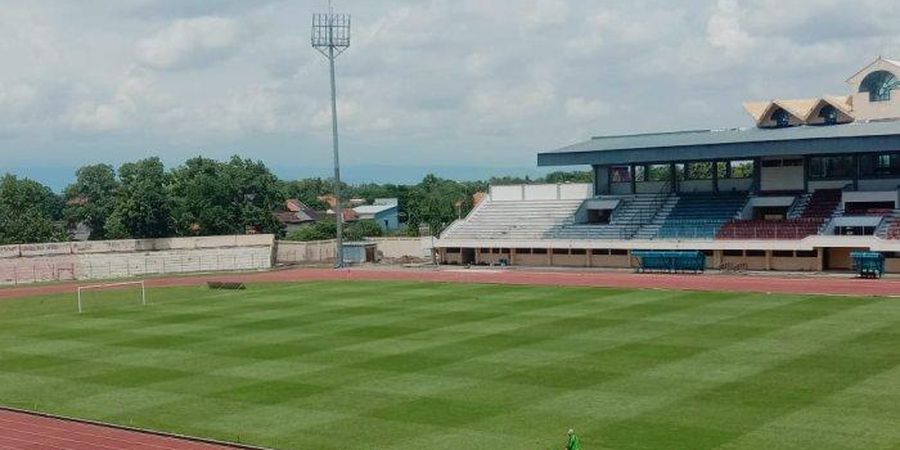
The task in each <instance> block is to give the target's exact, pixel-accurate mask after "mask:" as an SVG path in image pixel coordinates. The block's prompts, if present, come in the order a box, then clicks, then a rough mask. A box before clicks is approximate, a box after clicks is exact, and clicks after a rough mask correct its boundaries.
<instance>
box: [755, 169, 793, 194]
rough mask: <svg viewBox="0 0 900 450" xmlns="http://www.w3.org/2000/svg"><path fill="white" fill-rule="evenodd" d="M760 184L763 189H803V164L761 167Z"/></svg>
mask: <svg viewBox="0 0 900 450" xmlns="http://www.w3.org/2000/svg"><path fill="white" fill-rule="evenodd" d="M759 184H760V188H761V190H763V191H802V190H803V166H788V167H761V168H760V172H759Z"/></svg>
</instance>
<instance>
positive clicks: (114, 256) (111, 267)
mask: <svg viewBox="0 0 900 450" xmlns="http://www.w3.org/2000/svg"><path fill="white" fill-rule="evenodd" d="M274 242H275V237H274V236H272V235H248V236H210V237H190V238H167V239H129V240H119V241H92V242H64V243H46V244H23V245H13V246H4V247H0V284H22V283H31V282H39V281H59V280H97V279H111V278H126V277H141V276H148V275H164V274H173V273H186V272H216V271H233V270H256V269H268V268H270V267H272V251H273V246H274Z"/></svg>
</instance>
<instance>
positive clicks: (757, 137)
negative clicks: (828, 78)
mask: <svg viewBox="0 0 900 450" xmlns="http://www.w3.org/2000/svg"><path fill="white" fill-rule="evenodd" d="M885 150H900V121H881V122H854V123H849V124H844V125H829V126H798V127H787V128H732V129H725V130H690V131H677V132H670V133H645V134H631V135H619V136H599V137H594V138H591V139H590V140H589V141H585V142H580V143H578V144H574V145H570V146H567V147H563V148H560V149H557V150H552V151H548V152H542V153H538V165H539V166H570V165H578V164H597V165H608V164H628V163H666V162H678V161H691V160H695V161H696V160H710V159H718V158H722V159H740V158H754V157H759V156H784V155H813V154H829V153H832V154H833V153H859V152H873V151H885Z"/></svg>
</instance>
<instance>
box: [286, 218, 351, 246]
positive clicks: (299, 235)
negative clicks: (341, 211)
mask: <svg viewBox="0 0 900 450" xmlns="http://www.w3.org/2000/svg"><path fill="white" fill-rule="evenodd" d="M345 234H346V233H345ZM336 235H337V224H336V223H335V222H334V220H321V221H319V222H316V223H314V224H312V225H308V226H305V227H303V228H299V229H297V230H294V231H292V232H290V233H289V234H288V235H287V239H288V240H289V241H325V240H329V239H334V237H335V236H336Z"/></svg>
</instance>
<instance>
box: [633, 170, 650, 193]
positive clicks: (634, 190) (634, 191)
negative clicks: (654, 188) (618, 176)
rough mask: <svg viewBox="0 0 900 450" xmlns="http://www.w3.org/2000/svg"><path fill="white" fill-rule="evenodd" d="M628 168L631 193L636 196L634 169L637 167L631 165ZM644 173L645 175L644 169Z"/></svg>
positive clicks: (635, 173)
mask: <svg viewBox="0 0 900 450" xmlns="http://www.w3.org/2000/svg"><path fill="white" fill-rule="evenodd" d="M628 167H629V169H628V170H630V171H631V193H632V194H637V169H636V167H637V166H635V165H634V164H632V165H630V166H628ZM644 173H647V170H646V169H644Z"/></svg>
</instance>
